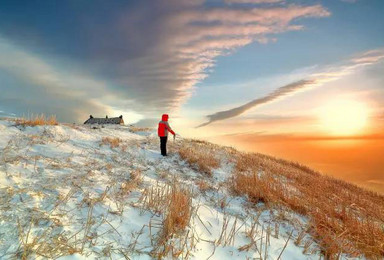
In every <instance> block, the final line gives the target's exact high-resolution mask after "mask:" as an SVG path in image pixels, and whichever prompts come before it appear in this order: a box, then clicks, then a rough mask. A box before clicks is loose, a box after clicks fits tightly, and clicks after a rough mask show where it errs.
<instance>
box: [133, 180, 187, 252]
mask: <svg viewBox="0 0 384 260" xmlns="http://www.w3.org/2000/svg"><path fill="white" fill-rule="evenodd" d="M140 200H141V202H142V203H143V208H147V209H150V210H152V211H153V212H155V213H159V214H162V215H163V216H164V218H163V221H162V223H161V225H160V229H161V230H160V231H159V233H158V237H157V242H156V244H157V245H156V247H155V248H154V250H153V251H152V256H153V257H155V258H158V259H161V258H164V257H165V258H166V257H169V256H170V255H171V257H173V258H175V257H176V258H177V257H179V256H180V255H182V254H185V252H184V251H185V250H184V249H185V248H186V247H190V246H191V245H187V242H186V241H187V238H188V234H184V231H185V229H186V227H187V226H188V225H189V223H190V219H191V215H192V199H191V193H190V191H189V190H188V189H187V188H185V187H182V186H181V185H180V184H179V183H178V182H176V181H173V183H172V184H171V185H160V184H159V183H157V185H155V186H151V187H150V188H147V189H145V190H144V192H143V196H142V198H141V199H140ZM172 238H178V239H172ZM183 240H185V241H183ZM177 241H178V243H177ZM189 250H190V249H188V250H187V254H188V252H189Z"/></svg>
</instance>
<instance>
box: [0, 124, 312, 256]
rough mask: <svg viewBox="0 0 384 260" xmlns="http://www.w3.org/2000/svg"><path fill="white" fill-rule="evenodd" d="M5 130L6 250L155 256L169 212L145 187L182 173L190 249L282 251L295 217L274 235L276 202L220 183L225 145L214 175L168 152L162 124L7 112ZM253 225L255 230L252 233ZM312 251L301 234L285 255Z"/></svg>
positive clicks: (0, 180) (0, 143)
mask: <svg viewBox="0 0 384 260" xmlns="http://www.w3.org/2000/svg"><path fill="white" fill-rule="evenodd" d="M0 132H1V138H0V160H1V161H0V209H1V211H0V259H14V258H18V257H21V256H22V255H23V254H24V253H25V254H27V256H28V257H29V258H30V259H44V258H45V257H47V256H50V257H55V258H57V259H61V260H73V259H100V258H111V259H125V258H126V257H129V258H131V259H152V256H153V255H152V253H151V252H153V250H154V249H155V242H156V237H157V235H159V231H160V227H159V226H161V223H162V220H163V218H164V216H163V215H162V214H161V213H160V214H159V213H155V212H152V211H151V210H150V209H147V208H145V207H143V203H142V201H141V199H140V198H141V197H142V195H143V192H144V190H145V188H148V187H153V186H156V185H157V187H160V188H161V187H165V186H166V185H168V184H169V181H170V180H171V179H172V178H173V177H174V176H176V177H177V178H178V179H179V181H180V183H182V184H183V185H185V186H186V187H188V188H189V189H190V190H191V192H192V194H193V198H192V206H193V209H194V214H193V215H192V218H191V221H190V224H189V226H188V227H187V230H185V233H184V234H183V235H182V236H181V237H180V238H177V237H175V238H172V239H174V241H181V239H185V238H187V239H186V241H187V243H186V245H187V246H186V247H185V250H187V249H188V250H190V252H189V258H191V259H208V258H209V259H220V260H224V259H236V258H238V259H246V258H251V259H252V258H259V257H260V255H262V257H263V259H264V257H265V256H266V258H267V259H277V258H278V257H279V255H280V253H281V252H282V250H283V248H284V247H285V244H286V241H287V239H288V236H289V234H290V233H291V231H292V230H294V226H293V225H292V224H291V223H288V222H286V223H282V224H281V223H280V224H279V225H280V229H279V231H278V232H277V233H278V236H275V235H274V234H275V233H276V232H275V231H270V230H272V229H269V228H270V227H274V225H275V216H274V214H272V212H271V211H270V210H267V209H261V210H255V209H252V208H250V207H249V206H248V205H247V203H246V200H245V199H244V198H241V197H234V196H232V195H231V194H230V192H229V191H228V190H227V189H226V188H225V187H224V186H223V185H222V184H225V182H226V181H227V179H228V178H229V177H230V173H231V171H232V168H233V164H232V163H231V162H230V160H228V158H227V157H226V156H225V153H224V152H219V153H218V154H217V156H218V157H220V160H221V167H220V168H219V169H216V170H214V171H213V177H212V178H210V179H209V177H207V176H205V175H202V174H200V173H199V172H196V170H194V169H193V168H192V167H190V166H189V165H188V164H187V163H186V162H184V161H182V160H181V159H180V157H179V156H178V155H177V154H172V151H171V154H170V156H168V157H163V156H161V155H160V153H159V151H158V140H157V137H156V135H155V133H154V132H148V131H147V132H145V131H141V132H137V133H134V132H133V131H132V129H131V128H130V127H127V126H108V127H97V128H96V129H93V128H92V127H90V126H83V125H58V126H37V127H21V126H14V123H13V122H12V121H7V120H0ZM103 137H113V138H120V139H121V140H122V141H121V143H120V145H119V147H116V148H111V147H110V146H109V145H104V144H102V143H101V140H102V138H103ZM180 142H182V140H180ZM135 172H140V173H141V183H140V184H139V185H138V186H137V187H136V188H134V189H133V190H131V191H129V192H127V193H126V194H123V193H122V192H121V187H123V186H122V185H123V184H124V183H126V182H129V181H130V180H132V178H133V176H134V174H135ZM200 179H205V180H206V181H207V182H210V183H211V185H212V186H213V187H214V188H215V189H213V190H210V191H206V192H202V191H200V190H199V188H198V187H197V185H196V184H195V182H196V181H197V180H200ZM220 201H224V202H225V208H222V207H221V206H220V203H219V202H220ZM294 217H295V218H297V219H298V220H300V221H302V222H303V223H304V224H305V222H306V220H305V219H304V218H302V217H301V216H294ZM223 227H226V228H223ZM252 227H257V231H255V230H254V231H253V233H252V235H250V230H251V229H252ZM231 230H232V233H231ZM267 230H268V231H267ZM297 232H298V231H297V230H294V231H292V234H294V235H297ZM250 236H253V238H252V239H255V241H256V243H255V244H253V245H251V246H250V248H249V250H239V248H242V247H244V246H245V245H249V244H250V243H251V240H250ZM266 239H268V242H267V240H266ZM191 241H193V243H192V242H191ZM60 245H62V246H61V247H60ZM256 247H258V249H256ZM27 249H28V250H27ZM258 250H259V251H260V252H259V251H258ZM36 252H39V253H36ZM42 252H43V253H46V254H48V255H44V254H41V253H42ZM312 257H316V258H318V257H319V256H316V255H312ZM306 258H310V255H304V254H303V248H302V247H299V246H296V245H295V244H294V239H290V240H289V241H288V242H287V245H286V248H285V249H284V251H283V254H282V256H281V259H306Z"/></svg>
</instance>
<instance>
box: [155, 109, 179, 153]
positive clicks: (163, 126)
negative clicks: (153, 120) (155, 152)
mask: <svg viewBox="0 0 384 260" xmlns="http://www.w3.org/2000/svg"><path fill="white" fill-rule="evenodd" d="M168 131H169V132H171V134H173V136H175V135H176V134H175V132H173V130H172V128H171V127H170V126H169V123H168V115H167V114H164V115H163V116H162V117H161V121H160V122H159V128H158V129H157V134H158V136H159V137H160V150H161V155H162V156H167V139H168Z"/></svg>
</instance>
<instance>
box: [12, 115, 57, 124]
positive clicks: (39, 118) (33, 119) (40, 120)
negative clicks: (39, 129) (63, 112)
mask: <svg viewBox="0 0 384 260" xmlns="http://www.w3.org/2000/svg"><path fill="white" fill-rule="evenodd" d="M15 122H16V125H21V126H38V125H58V122H57V120H56V116H55V115H52V116H50V117H46V116H45V115H44V114H41V115H36V116H34V115H32V116H30V117H27V118H24V117H23V118H18V119H16V120H15Z"/></svg>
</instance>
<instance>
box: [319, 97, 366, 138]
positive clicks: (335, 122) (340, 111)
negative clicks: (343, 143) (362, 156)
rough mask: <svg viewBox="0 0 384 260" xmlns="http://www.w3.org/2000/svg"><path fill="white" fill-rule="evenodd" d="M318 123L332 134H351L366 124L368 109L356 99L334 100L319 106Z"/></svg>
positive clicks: (358, 131) (357, 131)
mask: <svg viewBox="0 0 384 260" xmlns="http://www.w3.org/2000/svg"><path fill="white" fill-rule="evenodd" d="M319 116H320V124H321V126H322V128H323V129H324V130H325V131H327V132H328V133H331V134H333V135H353V134H358V133H360V132H362V130H363V129H364V127H365V126H366V124H367V119H368V116H369V110H368V107H367V105H366V104H364V103H362V102H358V101H356V100H335V101H331V102H329V103H326V104H325V105H324V106H322V107H321V108H320V113H319Z"/></svg>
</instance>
